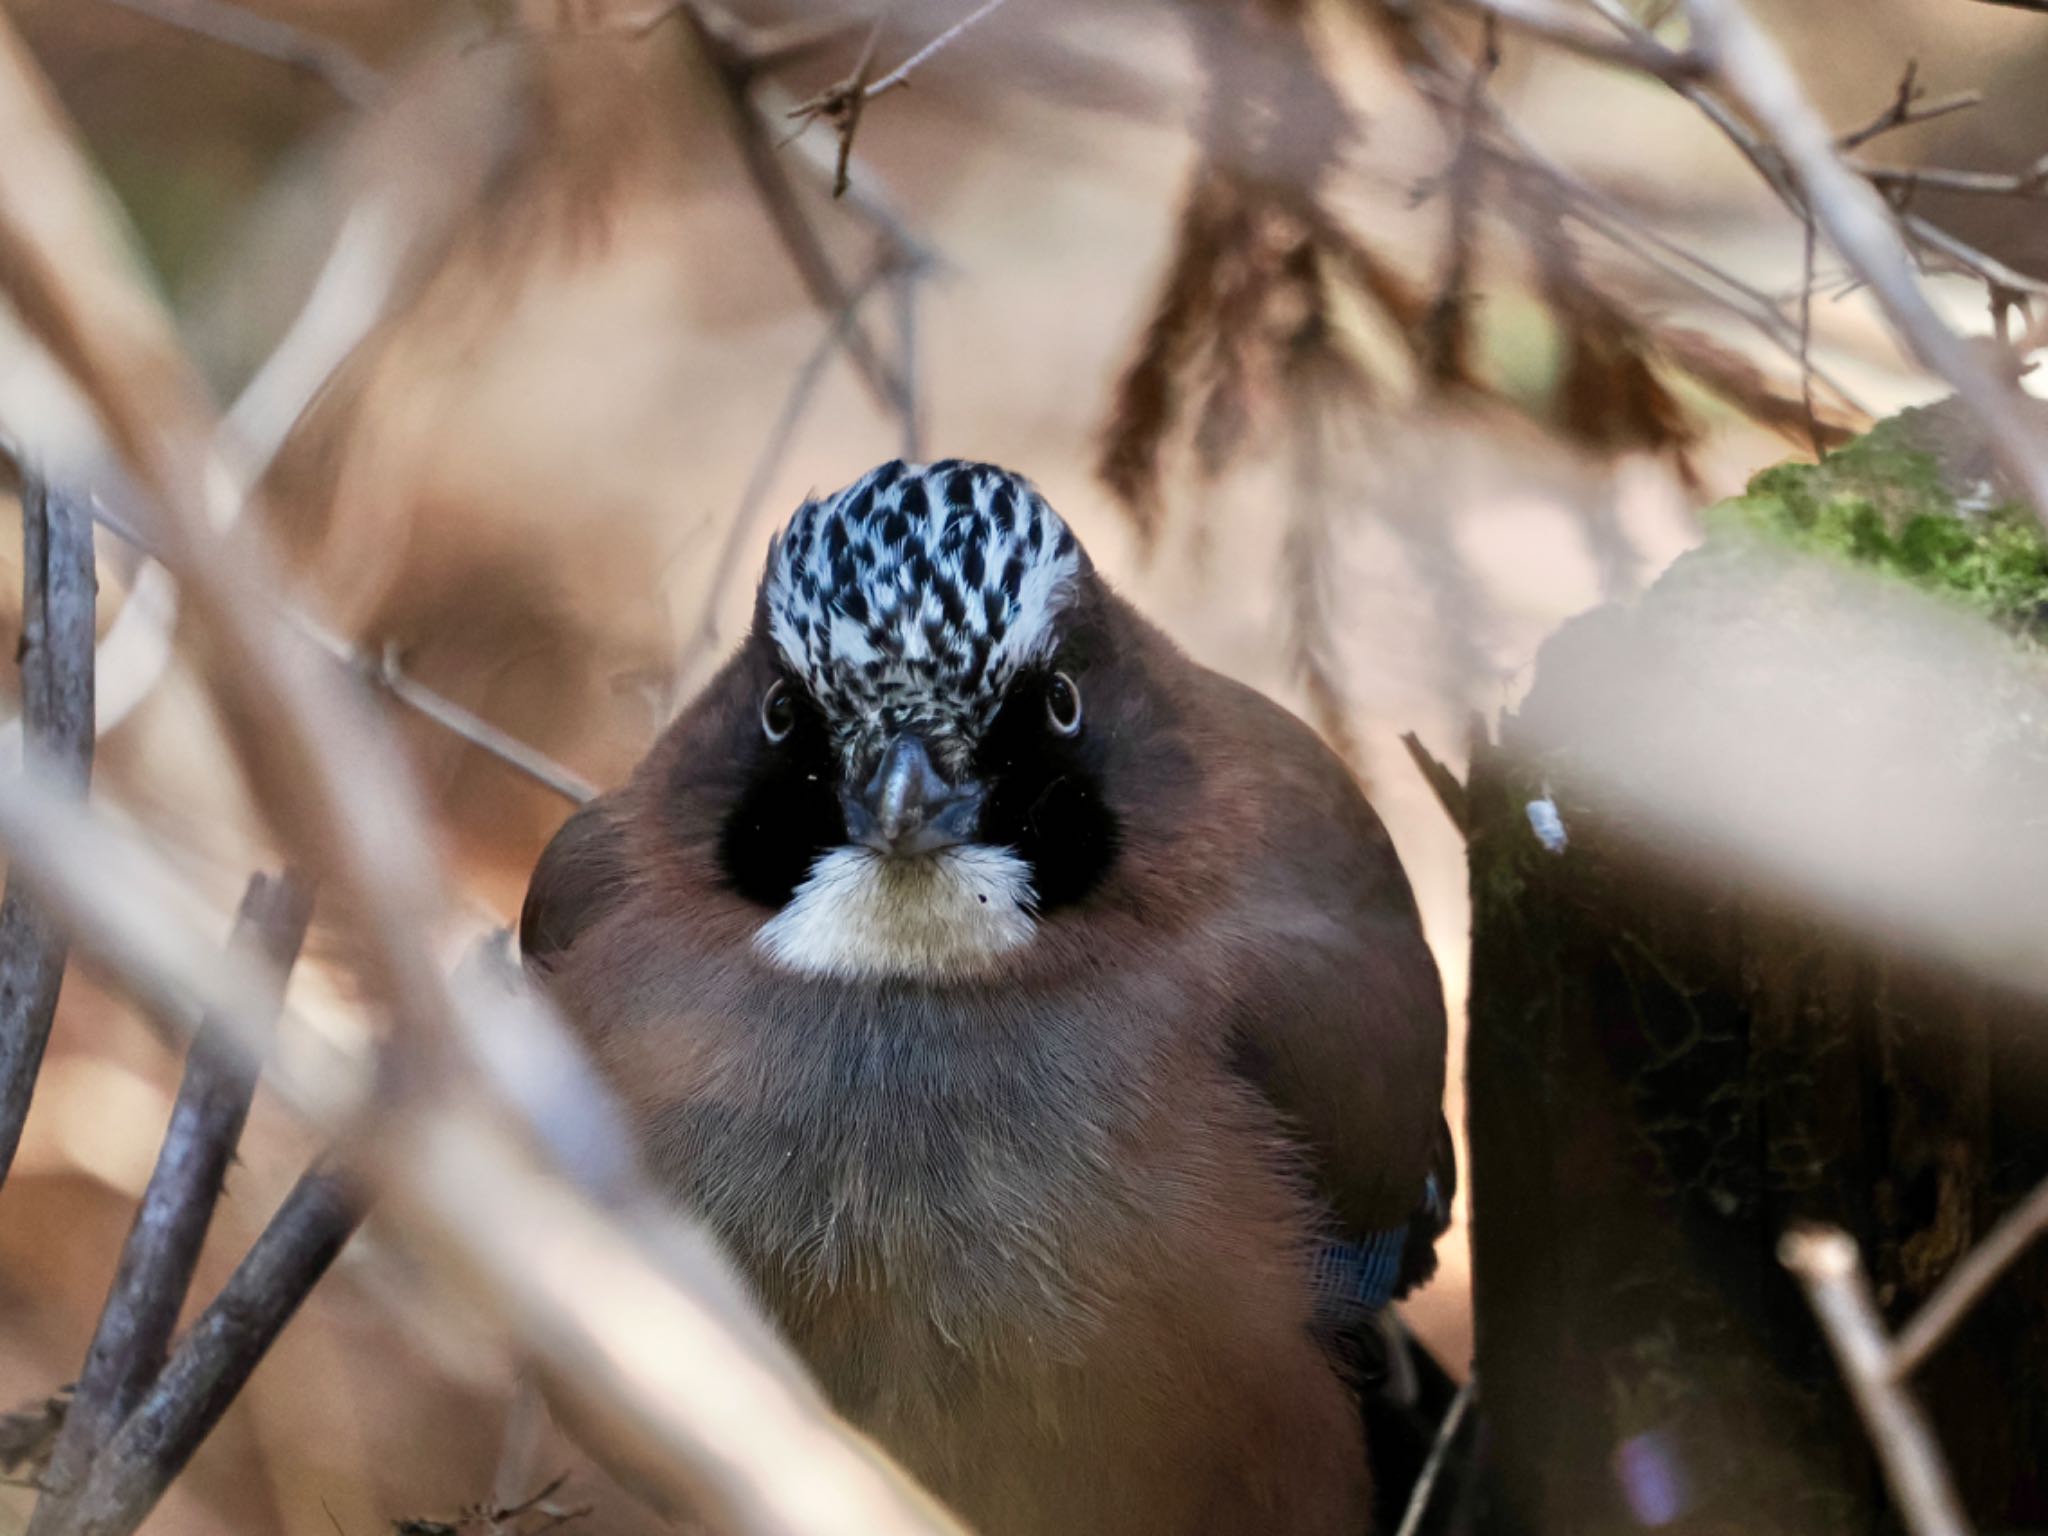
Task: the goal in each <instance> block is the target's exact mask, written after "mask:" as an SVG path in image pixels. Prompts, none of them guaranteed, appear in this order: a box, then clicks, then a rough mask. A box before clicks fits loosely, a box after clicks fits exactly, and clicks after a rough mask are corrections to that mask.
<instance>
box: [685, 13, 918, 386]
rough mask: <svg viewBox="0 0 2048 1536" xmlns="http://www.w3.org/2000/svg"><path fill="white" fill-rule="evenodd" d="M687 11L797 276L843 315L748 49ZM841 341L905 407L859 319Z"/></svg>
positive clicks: (844, 293) (871, 380) (821, 304)
mask: <svg viewBox="0 0 2048 1536" xmlns="http://www.w3.org/2000/svg"><path fill="white" fill-rule="evenodd" d="M683 14H684V15H685V17H686V18H687V19H688V20H689V23H690V27H691V31H692V33H693V35H694V36H695V37H696V38H697V39H698V42H699V44H700V46H701V47H702V48H703V50H704V52H705V56H706V57H707V58H708V59H709V60H710V61H711V64H712V67H713V73H714V74H715V75H716V76H717V78H718V81H719V85H720V94H721V96H722V97H723V98H724V101H725V104H726V108H727V112H728V114H729V116H730V119H731V123H732V130H733V137H734V138H735V140H736V141H737V142H738V145H739V149H740V158H741V160H742V162H743V163H744V164H745V166H746V169H747V175H748V178H749V179H750V180H751V181H752V182H753V184H754V194H755V196H757V197H758V198H759V199H760V200H761V206H762V207H763V208H764V209H765V210H766V211H767V214H768V218H769V221H770V222H771V223H772V224H774V226H775V230H776V233H777V234H778V235H779V236H780V237H781V240H782V244H783V248H784V249H785V250H787V251H788V253H789V258H790V261H791V263H792V264H793V265H794V266H795V267H796V270H797V276H798V277H799V278H801V279H802V280H803V284H804V287H805V289H806V290H808V291H809V293H810V295H811V301H812V302H813V303H814V304H816V305H817V306H818V308H819V309H821V310H823V311H824V312H825V313H826V314H828V315H834V316H836V315H838V314H839V313H841V312H842V311H843V310H844V309H845V308H846V306H847V300H848V296H849V291H848V289H847V286H846V283H845V281H844V280H843V279H842V278H841V277H840V276H839V272H838V269H837V268H836V267H834V266H833V263H832V258H831V256H830V254H829V253H828V252H827V251H826V249H825V242H824V239H823V237H822V236H821V235H820V234H819V233H818V231H817V229H816V228H815V226H813V225H812V223H811V220H810V216H809V215H808V214H806V213H805V212H804V210H803V205H802V203H801V202H800V201H799V199H798V196H797V190H796V188H795V186H794V185H792V184H791V182H790V178H789V173H788V172H787V170H785V169H784V167H783V163H782V160H781V157H780V156H778V155H777V154H776V152H775V142H774V139H773V137H772V136H771V135H770V133H769V132H768V126H767V124H766V123H765V122H763V121H762V119H761V113H760V110H759V108H757V107H756V106H755V104H754V101H753V98H752V96H751V95H750V94H749V92H748V79H747V75H746V70H745V62H744V54H741V53H738V52H736V51H735V45H734V44H733V43H732V42H731V40H730V39H729V38H728V37H727V36H726V35H725V34H723V33H722V32H721V31H720V30H718V29H716V28H714V27H712V26H710V25H708V24H707V23H706V22H705V20H704V18H703V17H702V16H701V15H700V14H699V13H698V11H697V10H696V9H695V8H686V9H685V11H684V13H683ZM841 344H842V345H843V346H844V347H845V348H846V354H847V356H848V357H849V358H850V359H851V360H852V362H853V365H854V367H855V369H856V370H858V372H859V373H860V375H861V378H862V379H863V381H865V382H866V384H867V386H868V389H869V392H870V393H871V394H873V395H874V397H875V401H876V403H877V404H878V405H880V406H881V408H882V409H883V410H884V411H887V412H889V413H891V414H892V415H893V414H897V413H899V412H901V411H902V409H903V402H904V390H903V380H902V377H901V375H900V374H899V373H898V372H897V370H896V369H894V368H892V367H891V366H890V365H889V364H888V362H887V360H885V359H884V358H883V357H882V355H881V354H880V353H879V352H877V351H876V350H875V348H874V345H873V343H871V342H870V341H869V339H868V336H867V332H866V331H865V330H864V329H863V328H862V327H861V326H860V325H859V324H858V323H856V324H855V325H853V326H852V327H851V328H850V329H849V330H848V331H847V332H846V334H845V336H844V338H843V339H842V343H841Z"/></svg>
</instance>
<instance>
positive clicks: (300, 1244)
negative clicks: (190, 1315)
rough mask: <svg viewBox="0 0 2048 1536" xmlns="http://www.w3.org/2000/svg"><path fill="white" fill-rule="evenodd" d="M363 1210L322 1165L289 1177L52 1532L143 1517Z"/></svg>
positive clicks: (132, 1523) (101, 1535) (123, 1524)
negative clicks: (257, 1232) (271, 1212)
mask: <svg viewBox="0 0 2048 1536" xmlns="http://www.w3.org/2000/svg"><path fill="white" fill-rule="evenodd" d="M360 1220H361V1206H360V1203H359V1201H358V1199H357V1198H356V1197H355V1196H354V1195H353V1194H351V1193H350V1191H349V1190H348V1188H347V1187H346V1186H345V1185H344V1184H343V1183H342V1181H341V1180H340V1179H338V1178H337V1177H336V1176H335V1175H333V1174H332V1173H330V1172H327V1171H325V1170H323V1169H318V1168H316V1169H314V1170H313V1171H311V1172H309V1173H307V1174H305V1175H304V1176H303V1177H302V1178H301V1179H300V1180H299V1182H298V1183H297V1184H296V1185H294V1186H293V1187H292V1191H291V1193H290V1194H289V1195H287V1196H286V1197H285V1201H284V1204H283V1205H282V1206H281V1207H280V1208H279V1209H278V1212H277V1214H276V1215H275V1216H273V1217H272V1218H271V1219H270V1223H269V1225H267V1226H266V1227H264V1229H263V1232H262V1235H261V1236H259V1237H258V1238H257V1239H256V1241H255V1243H254V1245H253V1246H252V1247H251V1248H250V1249H249V1252H248V1254H247V1255H246V1256H245V1257H244V1258H243V1260H242V1262H241V1263H240V1264H238V1265H237V1266H236V1267H235V1272H234V1274H233V1275H232V1276H230V1277H229V1279H228V1283H227V1284H226V1285H225V1286H223V1287H222V1288H221V1293H220V1295H219V1296H217V1297H215V1298H214V1300H213V1302H212V1304H211V1305H209V1306H208V1307H207V1308H206V1310H205V1311H204V1312H202V1313H200V1315H199V1318H198V1320H197V1321H196V1322H194V1323H193V1325H192V1329H191V1331H190V1332H189V1333H187V1334H186V1335H185V1337H184V1339H183V1340H181V1341H180V1342H179V1345H178V1348H177V1351H176V1353H174V1354H173V1355H172V1356H171V1359H170V1363H169V1364H168V1365H166V1366H165V1367H164V1371H163V1374H162V1375H161V1376H160V1377H158V1378H157V1381H156V1383H155V1385H154V1386H152V1387H151V1388H150V1389H149V1391H148V1393H147V1394H146V1395H145V1396H144V1397H143V1398H142V1400H141V1401H140V1402H139V1403H138V1404H137V1405H136V1408H135V1410H134V1412H133V1413H131V1414H129V1415H128V1417H127V1419H126V1420H125V1422H123V1424H122V1426H121V1429H120V1432H119V1433H118V1434H116V1435H115V1436H114V1438H113V1440H112V1442H111V1443H110V1444H109V1445H108V1446H107V1448H106V1450H105V1451H104V1452H103V1453H102V1454H101V1455H100V1456H99V1457H97V1458H96V1459H95V1460H94V1462H93V1466H92V1471H91V1474H90V1475H89V1477H88V1478H87V1480H86V1483H85V1486H84V1488H83V1489H81V1490H80V1492H79V1494H78V1499H77V1503H76V1506H75V1509H74V1510H72V1511H71V1512H70V1514H69V1518H67V1519H64V1520H61V1521H53V1522H51V1523H50V1525H49V1527H48V1528H49V1530H50V1532H51V1533H52V1536H58V1533H62V1536H128V1533H129V1532H131V1531H133V1530H134V1529H135V1528H136V1527H137V1526H138V1525H140V1524H141V1523H142V1521H143V1520H144V1518H145V1517H147V1515H148V1514H149V1512H150V1511H151V1510H152V1509H154V1508H155V1507H156V1502H157V1500H158V1499H159V1498H161V1497H162V1496H163V1491H164V1489H165V1488H167V1487H169V1486H170V1482H171V1479H172V1478H174V1477H176V1476H177V1475H178V1474H179V1473H180V1472H182V1471H183V1470H184V1469H185V1464H186V1463H187V1462H189V1461H190V1460H191V1459H192V1453H193V1452H194V1451H196V1450H198V1449H199V1446H200V1443H201V1442H202V1441H204V1440H205V1439H206V1437H207V1435H208V1434H210V1433H211V1432H212V1430H213V1427H214V1425H215V1424H217V1423H219V1422H220V1416H221V1415H222V1414H223V1413H225V1412H226V1411H227V1407H228V1404H230V1403H231V1402H233V1401H234V1399H235V1395H236V1394H237V1393H238V1392H240V1391H241V1390H242V1385H243V1383H244V1382H246V1381H247V1380H248V1379H249V1374H250V1372H252V1371H254V1370H255V1369H256V1367H257V1365H258V1364H259V1363H261V1361H262V1359H263V1357H264V1355H265V1354H266V1353H268V1352H269V1349H270V1346H271V1344H272V1343H273V1342H274V1341H275V1340H276V1338H277V1336H278V1334H279V1333H280V1332H282V1331H283V1329H284V1325H285V1324H286V1323H288V1322H290V1321H291V1319H292V1316H293V1314H294V1313H296V1312H297V1311H298V1309H299V1305H300V1303H301V1302H303V1301H304V1300H305V1299H306V1297H307V1295H308V1294H309V1293H310V1292H311V1291H312V1289H313V1287H314V1285H315V1284H317V1283H318V1282H319V1280H320V1277H321V1276H322V1275H324V1274H326V1273H327V1269H328V1266H329V1265H331V1264H332V1263H333V1262H334V1259H335V1256H336V1255H337V1254H339V1253H340V1252H341V1250H342V1246H343V1245H344V1244H345V1243H346V1242H347V1241H348V1239H349V1235H350V1234H351V1233H353V1232H354V1231H355V1229H356V1224H357V1222H358V1221H360ZM37 1513H38V1515H40V1514H41V1510H40V1509H38V1511H37ZM31 1529H35V1527H33V1526H32V1527H31Z"/></svg>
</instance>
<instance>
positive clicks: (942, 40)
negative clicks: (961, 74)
mask: <svg viewBox="0 0 2048 1536" xmlns="http://www.w3.org/2000/svg"><path fill="white" fill-rule="evenodd" d="M1002 3H1003V0H982V3H981V4H980V5H978V6H976V7H975V8H974V9H973V10H972V11H970V12H968V14H967V15H965V16H963V17H961V18H960V19H959V20H958V21H956V22H954V23H953V25H952V26H950V27H948V28H946V30H945V31H943V32H941V33H940V34H939V35H938V36H937V37H935V38H933V39H932V40H931V41H930V42H928V43H926V44H925V45H924V46H923V47H922V48H920V49H918V50H917V52H915V53H913V54H912V55H911V56H910V57H909V58H907V59H905V60H904V61H903V62H902V63H901V64H898V65H897V66H896V67H895V68H894V69H892V70H890V71H889V73H888V74H886V75H884V76H882V78H881V79H879V80H877V81H876V82H875V83H874V84H873V85H871V86H869V87H868V88H867V91H866V92H865V94H866V95H867V97H868V98H869V99H870V100H872V99H874V98H875V97H877V96H879V95H881V94H882V93H883V92H884V91H893V90H895V89H896V87H897V86H899V85H908V84H909V83H910V76H911V72H912V71H913V70H915V69H917V67H918V66H919V65H921V64H923V63H924V62H925V61H926V60H927V59H929V58H931V57H932V56H933V55H934V54H936V53H938V52H939V51H940V50H941V49H943V48H946V47H949V46H951V45H952V44H953V43H955V42H957V41H958V40H959V39H960V37H961V35H962V34H963V33H966V32H968V31H970V30H971V29H973V28H974V27H976V26H978V25H980V24H981V23H982V22H983V21H984V20H986V19H987V18H988V16H989V15H990V14H991V13H992V12H994V11H995V10H996V9H997V8H998V7H999V6H1001V5H1002Z"/></svg>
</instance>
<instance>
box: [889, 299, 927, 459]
mask: <svg viewBox="0 0 2048 1536" xmlns="http://www.w3.org/2000/svg"><path fill="white" fill-rule="evenodd" d="M924 281H925V269H924V268H923V267H921V266H913V267H902V268H900V269H899V270H898V271H897V273H896V280H895V281H894V282H893V283H891V284H890V296H891V297H892V298H893V299H894V300H895V301H896V363H897V366H898V367H899V368H900V369H901V370H902V374H901V377H902V382H903V399H902V403H901V408H900V410H899V411H898V413H897V414H898V417H899V425H900V427H901V429H902V430H901V438H900V441H901V444H902V454H903V457H904V458H905V459H907V460H909V461H911V462H912V463H915V462H917V461H918V460H920V459H922V458H923V457H924V402H923V399H922V396H921V394H920V390H919V379H920V376H919V374H918V369H917V349H918V328H917V306H918V300H919V298H920V296H921V294H922V292H923V288H924Z"/></svg>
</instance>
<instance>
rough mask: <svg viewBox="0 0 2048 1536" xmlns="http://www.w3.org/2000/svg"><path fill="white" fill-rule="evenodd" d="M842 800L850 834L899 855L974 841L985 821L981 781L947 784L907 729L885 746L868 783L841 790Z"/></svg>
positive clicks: (883, 851) (858, 840)
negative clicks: (853, 788) (859, 786)
mask: <svg viewBox="0 0 2048 1536" xmlns="http://www.w3.org/2000/svg"><path fill="white" fill-rule="evenodd" d="M841 803H842V805H843V807H844V809H845V811H846V833H847V836H849V837H851V838H852V839H853V840H854V841H855V842H857V843H864V844H866V845H867V846H868V847H870V848H872V849H874V850H875V851H876V852H877V853H885V854H889V855H892V856H894V857H897V858H911V857H914V856H916V855H918V854H921V853H932V852H935V851H936V850H938V849H940V848H951V847H954V846H955V845H957V844H960V843H966V842H972V841H973V839H974V835H975V829H976V826H977V824H978V823H979V821H980V820H981V786H980V785H979V784H976V783H973V782H971V781H970V782H968V783H965V784H949V783H947V782H946V781H945V779H943V778H941V777H940V776H939V771H938V769H936V768H934V767H933V766H932V759H931V753H930V752H928V751H927V750H926V749H925V744H924V743H923V742H922V741H920V740H919V739H918V738H917V737H916V736H914V735H911V734H910V733H908V732H906V733H905V734H903V735H901V736H898V737H897V738H896V739H895V740H893V741H891V742H890V743H889V745H888V746H887V747H886V748H885V749H884V750H883V752H882V760H881V762H880V763H878V764H877V765H876V767H875V771H874V775H873V777H871V778H870V779H869V780H868V781H867V783H866V784H865V785H863V786H862V787H861V788H860V789H859V790H858V791H853V790H846V791H843V792H842V794H841Z"/></svg>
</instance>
